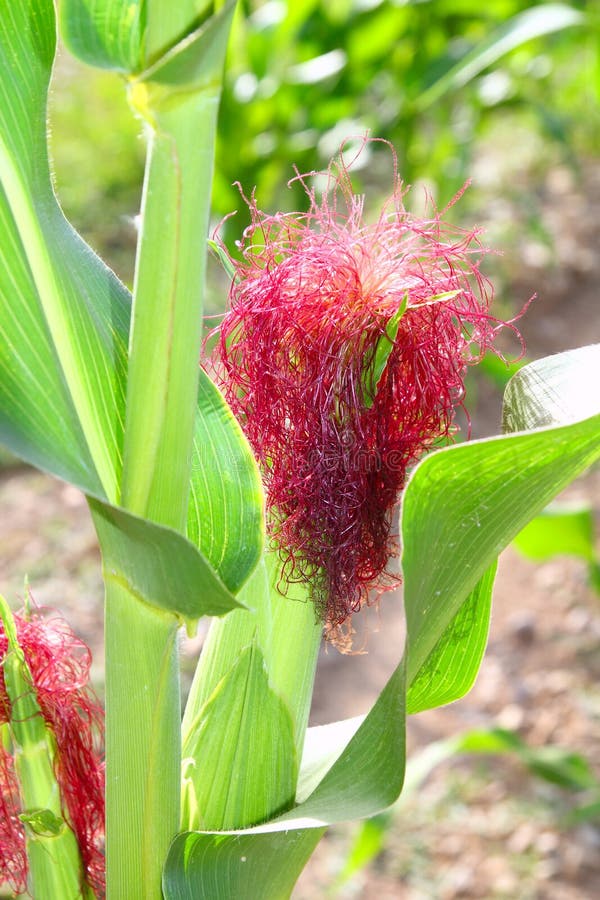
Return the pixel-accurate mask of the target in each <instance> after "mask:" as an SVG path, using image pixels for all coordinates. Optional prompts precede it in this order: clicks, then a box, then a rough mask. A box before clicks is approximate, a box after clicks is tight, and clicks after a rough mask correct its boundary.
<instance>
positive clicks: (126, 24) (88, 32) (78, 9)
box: [59, 0, 146, 72]
mask: <svg viewBox="0 0 600 900" xmlns="http://www.w3.org/2000/svg"><path fill="white" fill-rule="evenodd" d="M59 9H60V31H61V36H62V38H63V40H64V42H65V44H66V45H67V47H68V48H69V50H70V51H71V53H73V55H74V56H77V57H79V59H81V60H83V62H85V63H88V64H89V65H91V66H98V67H99V68H103V69H117V70H118V71H121V72H136V71H138V69H140V68H141V66H142V64H143V52H142V51H143V40H144V29H145V22H146V2H145V0H61V2H60V5H59Z"/></svg>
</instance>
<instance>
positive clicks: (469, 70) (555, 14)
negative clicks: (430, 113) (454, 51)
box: [415, 3, 586, 110]
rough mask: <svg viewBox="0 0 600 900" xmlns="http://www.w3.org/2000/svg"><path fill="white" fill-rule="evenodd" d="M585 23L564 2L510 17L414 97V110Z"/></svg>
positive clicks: (540, 6)
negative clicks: (515, 53) (528, 46)
mask: <svg viewBox="0 0 600 900" xmlns="http://www.w3.org/2000/svg"><path fill="white" fill-rule="evenodd" d="M585 21H586V18H585V16H584V15H583V13H581V12H579V10H576V9H573V7H572V6H567V5H566V4H564V3H543V4H541V5H539V6H535V7H533V8H532V9H527V10H525V11H524V12H522V13H519V14H518V15H516V16H513V18H512V19H509V20H508V21H506V22H504V23H503V24H502V25H500V27H499V28H497V29H496V30H495V31H494V32H493V33H492V34H491V35H490V36H489V37H488V38H486V39H485V40H484V41H482V43H481V44H479V45H478V46H477V47H475V48H474V49H473V50H471V51H470V53H466V54H465V55H464V56H463V58H462V59H461V61H460V62H459V63H457V64H456V65H453V66H451V68H449V69H448V70H447V71H446V72H444V74H443V75H442V76H441V77H440V78H438V80H437V81H435V82H434V83H433V84H432V85H431V86H430V87H429V88H427V89H426V90H425V91H423V93H422V94H420V96H419V97H418V98H417V101H416V104H415V105H416V108H417V109H418V110H424V109H427V107H429V106H431V104H432V103H435V102H436V101H437V100H439V99H440V98H441V97H443V96H444V94H447V93H449V92H450V91H453V90H456V89H458V88H461V87H464V85H465V84H468V83H469V81H471V80H472V79H473V78H475V77H476V76H477V75H479V73H480V72H483V70H484V69H487V67H488V66H491V65H492V64H493V63H495V62H497V61H498V60H499V59H501V58H502V57H503V56H505V55H506V54H507V53H510V51H511V50H514V49H516V48H517V47H520V46H521V44H525V43H526V42H527V41H531V40H533V39H534V38H538V37H542V36H543V35H546V34H552V33H553V32H555V31H562V30H563V29H564V28H571V27H573V26H574V25H583V24H584V23H585Z"/></svg>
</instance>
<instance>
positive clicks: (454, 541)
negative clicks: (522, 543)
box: [164, 348, 600, 900]
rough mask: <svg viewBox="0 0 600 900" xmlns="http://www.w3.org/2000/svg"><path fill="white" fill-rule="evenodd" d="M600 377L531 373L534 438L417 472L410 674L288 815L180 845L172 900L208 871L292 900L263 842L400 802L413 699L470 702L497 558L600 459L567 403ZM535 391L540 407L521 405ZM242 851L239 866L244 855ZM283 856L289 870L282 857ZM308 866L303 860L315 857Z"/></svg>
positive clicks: (579, 357) (351, 726)
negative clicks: (563, 419)
mask: <svg viewBox="0 0 600 900" xmlns="http://www.w3.org/2000/svg"><path fill="white" fill-rule="evenodd" d="M584 362H585V364H584ZM598 367H600V352H599V348H593V349H589V348H584V349H583V350H582V351H580V352H575V353H574V354H570V353H569V354H561V355H560V356H558V357H554V358H551V359H550V361H548V360H542V361H540V363H533V364H531V365H530V366H527V367H525V368H524V369H522V370H521V371H520V372H519V373H518V374H517V376H515V378H518V379H519V382H518V384H516V385H515V384H514V383H513V382H511V385H512V386H509V389H508V391H507V401H506V403H507V414H510V415H509V418H510V421H511V423H512V425H513V427H520V426H522V425H525V424H527V423H534V424H535V425H537V427H536V430H534V431H530V432H521V433H516V434H507V435H504V436H501V437H496V438H490V439H487V440H482V441H474V442H473V443H470V444H462V445H457V446H454V447H451V448H448V449H445V450H440V451H438V452H436V453H434V454H432V455H431V456H429V457H428V458H427V459H425V460H424V461H423V462H422V463H420V465H418V466H417V467H416V469H415V471H414V473H413V475H412V477H411V479H410V481H409V484H408V486H407V488H406V492H405V496H404V501H403V508H402V537H403V546H404V555H403V572H404V601H405V607H406V616H407V639H406V647H405V652H404V657H403V660H402V661H401V663H400V664H399V666H398V668H397V669H396V671H395V672H394V674H393V675H392V677H391V678H390V680H389V682H388V684H387V685H386V687H385V688H384V690H383V691H382V693H381V695H380V697H379V699H378V700H377V702H376V703H375V705H374V707H373V709H372V710H371V711H370V712H369V714H368V715H367V716H366V717H365V718H358V719H354V720H348V721H346V722H338V723H335V724H333V725H329V726H324V727H321V728H316V729H309V730H308V732H307V740H306V749H305V753H304V757H303V761H302V765H301V770H300V776H299V785H298V793H297V800H298V801H299V802H298V804H297V805H296V806H295V807H294V808H293V809H291V810H289V811H288V812H286V813H284V814H283V815H281V816H279V817H277V818H275V819H273V820H272V821H271V822H268V823H266V824H264V825H261V826H259V827H257V828H255V829H246V830H244V831H239V832H236V833H235V834H233V833H232V834H229V835H223V834H221V835H216V834H213V835H210V834H207V833H202V832H190V833H188V834H183V835H181V836H179V837H178V838H177V839H176V841H175V842H174V844H173V845H172V848H171V851H170V854H169V857H168V859H167V863H166V867H165V873H164V885H165V897H166V898H167V900H171V898H176V897H191V896H194V894H193V893H190V892H191V891H193V890H194V889H197V890H200V886H202V885H203V884H204V883H205V882H204V881H203V874H202V871H201V868H202V866H207V867H208V868H209V869H210V871H211V872H212V871H217V873H218V874H216V875H215V880H214V882H212V888H211V893H210V896H211V897H214V898H215V900H219V898H227V897H230V896H235V886H236V885H238V884H239V883H240V879H241V878H243V872H244V871H252V872H253V873H256V875H255V877H256V879H257V881H256V882H253V884H255V885H256V891H257V896H258V895H259V894H260V890H262V892H263V896H274V897H278V898H285V897H289V890H288V892H287V893H286V892H285V891H280V892H279V893H277V889H278V888H277V885H278V877H279V874H278V867H277V860H276V858H275V856H274V854H273V855H272V851H271V849H270V846H269V843H268V839H267V837H266V835H267V834H269V833H271V832H273V831H280V832H282V840H283V834H284V833H285V831H286V830H288V831H289V835H288V837H287V839H288V840H289V842H290V846H291V845H292V844H294V842H296V843H295V846H296V847H298V846H299V844H298V839H297V837H294V836H293V833H294V832H295V831H296V830H298V831H300V832H301V833H305V830H306V829H309V828H310V829H314V830H315V831H317V832H319V833H320V830H321V829H322V828H323V827H324V826H326V825H327V824H330V823H334V822H339V821H341V820H343V819H350V818H357V817H360V816H363V817H367V816H372V815H375V814H376V813H378V812H380V811H381V810H382V809H383V808H384V807H385V806H388V805H390V804H391V803H392V802H394V800H395V799H396V798H397V797H398V795H399V794H400V791H401V788H402V783H403V772H404V719H405V697H406V694H407V693H408V696H407V700H408V703H409V704H411V706H412V707H414V708H418V709H425V708H428V707H429V706H432V705H434V704H436V703H439V702H450V701H451V700H454V699H458V697H460V696H462V695H463V693H464V692H465V691H466V690H468V688H469V687H470V685H471V683H472V681H473V679H474V678H475V675H476V673H477V669H478V667H479V663H480V660H481V653H482V650H483V647H484V645H485V639H486V636H487V621H488V615H489V594H490V591H491V585H492V582H493V575H494V572H495V564H496V560H497V557H498V554H499V553H500V551H501V550H502V549H504V548H505V547H506V546H507V545H508V544H509V543H510V541H511V540H513V538H514V537H515V535H516V534H517V533H518V532H519V530H520V529H521V528H522V527H523V525H524V524H525V522H526V521H528V519H530V518H532V517H533V516H535V515H537V514H538V513H539V512H540V511H541V509H543V508H544V506H545V505H546V504H547V503H548V501H549V500H550V499H551V497H553V496H554V495H555V494H556V493H558V492H559V491H560V490H561V489H562V488H563V487H565V486H566V485H567V484H568V483H569V482H570V481H571V480H572V479H573V478H575V477H577V475H579V474H581V473H582V472H583V471H584V470H585V469H586V468H587V466H589V465H590V464H591V463H592V462H593V461H594V460H597V459H598V458H600V413H599V412H598V400H597V398H591V399H590V400H588V402H587V403H585V404H584V403H581V402H580V403H578V405H577V409H578V411H579V412H581V411H584V412H585V413H586V414H587V416H586V418H583V419H580V420H576V421H572V418H573V417H572V415H570V414H569V413H568V403H567V398H568V396H569V395H570V393H571V392H572V391H573V390H574V387H575V383H576V382H578V383H579V389H580V391H583V392H585V393H587V386H588V385H589V383H590V378H593V381H592V383H597V382H598ZM544 372H548V373H549V374H550V376H551V377H550V384H546V382H545V381H544ZM577 373H579V374H578V375H577ZM532 385H534V386H535V387H534V390H535V391H536V396H535V398H531V397H528V396H526V395H527V392H528V390H529V389H530V388H531V386H532ZM515 397H517V398H518V402H517V403H515V402H514V401H515ZM588 397H589V393H588ZM532 407H533V408H535V410H536V415H537V419H535V417H534V416H533V415H532V414H531V409H532ZM546 407H549V408H550V409H551V410H552V411H553V412H552V416H553V417H555V416H558V413H557V410H564V411H565V415H567V422H568V423H567V424H558V421H559V420H557V419H556V418H555V419H554V422H555V424H553V425H551V426H549V427H548V426H546V427H540V426H539V422H541V421H544V420H545V419H546V418H547V414H548V410H547V409H546ZM519 411H521V412H523V413H524V415H526V421H524V420H522V419H521V418H520V415H519ZM473 631H475V632H476V636H475V638H473ZM405 669H406V676H405ZM241 838H243V840H244V844H243V846H244V852H243V857H244V858H243V859H241V856H242V854H240V855H238V856H237V857H236V855H235V848H237V847H238V846H239V844H238V843H237V841H239V840H240V839H241ZM283 846H285V843H284V844H283ZM277 852H281V853H282V855H283V856H284V857H285V853H284V852H283V851H282V850H281V845H278V846H277ZM219 854H222V855H221V856H219ZM304 855H305V859H308V857H309V855H310V848H309V846H308V845H307V847H306V848H305V850H304ZM184 857H185V861H184ZM259 860H260V861H262V865H263V869H262V870H260V865H259ZM246 866H247V868H245V867H246ZM284 866H285V859H284V861H283V862H282V863H281V867H282V868H283V867H284ZM272 889H273V893H271V890H272ZM286 890H287V887H286ZM185 891H188V893H185ZM178 892H180V893H178ZM200 896H202V893H200Z"/></svg>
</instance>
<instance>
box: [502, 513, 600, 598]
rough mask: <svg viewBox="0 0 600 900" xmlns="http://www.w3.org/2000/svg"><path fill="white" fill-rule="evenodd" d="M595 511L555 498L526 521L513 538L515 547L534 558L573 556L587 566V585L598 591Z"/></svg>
mask: <svg viewBox="0 0 600 900" xmlns="http://www.w3.org/2000/svg"><path fill="white" fill-rule="evenodd" d="M595 532H596V528H595V520H594V510H593V508H592V506H591V505H590V504H589V503H586V504H581V503H575V504H573V503H568V502H567V501H564V500H563V501H560V502H559V501H556V502H555V503H552V504H550V506H548V507H546V509H545V510H544V511H543V512H542V513H541V514H540V515H539V516H536V518H535V519H532V520H531V522H529V523H528V524H527V525H526V526H525V528H524V529H523V531H521V532H520V533H519V534H518V535H517V537H516V538H515V540H514V545H515V547H516V548H517V550H520V551H521V553H522V554H523V555H524V556H526V557H528V558H529V559H531V560H535V561H544V560H547V559H553V558H554V557H555V556H575V557H578V558H579V559H582V560H584V561H585V562H586V563H587V566H588V580H589V584H590V587H591V588H592V589H593V590H594V591H595V592H596V593H597V594H600V559H599V558H598V555H597V553H596V547H595V544H596V537H595Z"/></svg>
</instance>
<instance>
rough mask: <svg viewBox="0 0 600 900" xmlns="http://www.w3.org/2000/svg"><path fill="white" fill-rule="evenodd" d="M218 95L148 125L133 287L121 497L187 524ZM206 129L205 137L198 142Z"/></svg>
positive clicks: (192, 101)
mask: <svg viewBox="0 0 600 900" xmlns="http://www.w3.org/2000/svg"><path fill="white" fill-rule="evenodd" d="M217 101H218V94H217V93H216V92H215V91H214V90H207V91H204V92H202V93H201V94H200V95H196V94H193V95H192V96H191V97H190V98H189V99H187V100H178V102H177V103H176V105H175V106H174V108H172V109H169V111H168V112H166V113H162V114H161V115H160V121H159V123H158V125H157V128H156V129H155V130H152V131H151V132H150V142H149V149H148V161H147V167H146V178H145V182H144V193H143V199H142V227H141V231H140V239H139V245H138V255H137V262H136V273H135V283H134V295H133V321H132V330H131V337H130V350H129V355H130V361H129V372H128V382H127V426H126V431H125V447H124V462H123V493H122V505H123V506H124V507H126V508H127V509H129V510H131V511H132V512H136V513H138V514H140V515H146V516H147V517H148V518H151V519H153V520H154V521H157V522H160V523H161V524H163V525H170V526H171V527H172V528H176V529H178V530H185V521H186V514H187V504H188V491H189V478H190V454H191V446H192V435H193V430H194V421H195V416H196V398H197V394H198V358H199V353H200V349H199V348H200V338H201V328H202V299H203V294H204V279H205V269H206V234H207V231H208V218H209V206H210V188H211V182H212V168H213V155H214V138H215V124H216V114H217V106H218V102H217ZM199 135H202V140H199Z"/></svg>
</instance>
